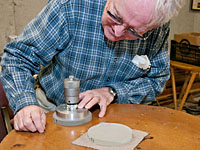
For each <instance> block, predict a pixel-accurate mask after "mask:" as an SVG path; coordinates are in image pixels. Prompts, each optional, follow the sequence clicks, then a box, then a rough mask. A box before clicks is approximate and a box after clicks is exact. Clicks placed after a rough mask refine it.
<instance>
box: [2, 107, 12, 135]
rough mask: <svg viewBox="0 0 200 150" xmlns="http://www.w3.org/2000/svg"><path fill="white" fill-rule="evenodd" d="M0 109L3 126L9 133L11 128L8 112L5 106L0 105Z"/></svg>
mask: <svg viewBox="0 0 200 150" xmlns="http://www.w3.org/2000/svg"><path fill="white" fill-rule="evenodd" d="M1 111H2V114H3V119H4V122H5V126H6V131H7V133H9V132H10V131H11V130H12V127H11V124H10V116H9V113H8V109H7V108H6V107H1Z"/></svg>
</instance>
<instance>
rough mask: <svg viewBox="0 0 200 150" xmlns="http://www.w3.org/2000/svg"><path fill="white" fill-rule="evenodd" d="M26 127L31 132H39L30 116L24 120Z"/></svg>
mask: <svg viewBox="0 0 200 150" xmlns="http://www.w3.org/2000/svg"><path fill="white" fill-rule="evenodd" d="M24 127H25V128H26V129H28V131H31V132H35V131H37V129H36V127H35V125H34V123H33V121H32V118H31V116H28V117H26V118H25V119H24Z"/></svg>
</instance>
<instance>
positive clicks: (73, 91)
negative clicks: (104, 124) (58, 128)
mask: <svg viewBox="0 0 200 150" xmlns="http://www.w3.org/2000/svg"><path fill="white" fill-rule="evenodd" d="M64 90H65V92H64V94H65V101H66V104H61V105H59V106H57V107H56V112H54V114H53V120H54V122H55V123H56V124H59V125H63V126H78V125H82V124H85V123H88V122H89V121H91V119H92V114H91V112H90V111H88V110H87V109H79V108H78V107H77V106H78V103H79V93H80V80H78V79H76V78H75V77H74V76H69V78H66V79H65V80H64Z"/></svg>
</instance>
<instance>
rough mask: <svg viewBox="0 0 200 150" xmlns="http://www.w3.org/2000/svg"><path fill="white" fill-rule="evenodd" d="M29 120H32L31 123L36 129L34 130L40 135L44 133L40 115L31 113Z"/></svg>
mask: <svg viewBox="0 0 200 150" xmlns="http://www.w3.org/2000/svg"><path fill="white" fill-rule="evenodd" d="M31 118H32V120H33V123H34V125H35V127H36V130H37V131H39V132H40V133H43V132H44V127H43V124H42V121H41V114H40V113H39V112H38V113H31Z"/></svg>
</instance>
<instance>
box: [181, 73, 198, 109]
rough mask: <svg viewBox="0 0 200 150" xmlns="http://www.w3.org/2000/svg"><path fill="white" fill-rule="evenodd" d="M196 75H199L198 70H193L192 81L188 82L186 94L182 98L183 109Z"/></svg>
mask: <svg viewBox="0 0 200 150" xmlns="http://www.w3.org/2000/svg"><path fill="white" fill-rule="evenodd" d="M196 75H197V72H192V76H191V78H190V81H189V83H188V86H187V88H186V91H185V94H184V96H183V99H182V100H181V104H180V107H179V110H182V108H183V105H184V103H185V101H186V98H187V96H188V93H189V91H190V89H191V87H192V84H193V82H194V79H195V78H196Z"/></svg>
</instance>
